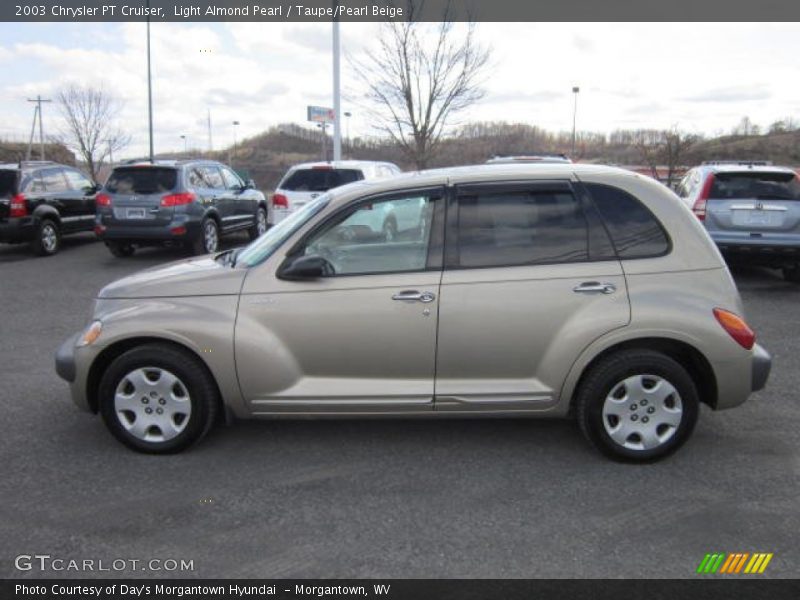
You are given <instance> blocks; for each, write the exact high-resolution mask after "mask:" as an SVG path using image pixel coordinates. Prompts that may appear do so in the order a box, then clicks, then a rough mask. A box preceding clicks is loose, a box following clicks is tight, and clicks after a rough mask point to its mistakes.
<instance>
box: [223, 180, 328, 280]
mask: <svg viewBox="0 0 800 600" xmlns="http://www.w3.org/2000/svg"><path fill="white" fill-rule="evenodd" d="M330 199H331V197H330V196H329V195H327V194H325V195H324V196H320V197H319V198H316V199H315V200H313V201H312V202H309V203H308V204H306V205H305V206H304V207H303V208H301V209H300V210H298V211H297V212H294V213H292V214H291V215H289V216H288V217H286V218H285V219H284V220H283V221H281V222H280V223H278V224H277V225H274V226H273V227H271V228H270V229H268V230H267V232H266V233H265V234H264V235H262V236H261V237H259V238H258V239H257V240H256V241H254V242H253V243H252V244H250V245H249V246H246V247H245V248H244V249H243V250H242V251H241V252H240V253H239V255H238V256H237V257H236V264H237V265H244V266H246V267H253V266H255V265H257V264H260V263H262V262H264V261H265V260H267V259H268V258H269V257H270V256H272V253H273V252H275V250H277V249H278V247H279V246H280V245H281V244H283V242H285V241H286V240H287V239H288V238H289V237H291V236H292V235H293V234H294V233H295V232H296V231H297V230H298V229H300V228H301V227H302V226H303V225H305V224H306V223H307V222H308V221H309V220H310V219H311V218H312V217H313V216H314V215H316V214H317V213H318V212H320V211H321V210H322V209H323V208H325V207H326V206H327V205H328V202H330Z"/></svg>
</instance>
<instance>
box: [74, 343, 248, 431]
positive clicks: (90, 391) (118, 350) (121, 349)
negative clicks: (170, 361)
mask: <svg viewBox="0 0 800 600" xmlns="http://www.w3.org/2000/svg"><path fill="white" fill-rule="evenodd" d="M145 344H163V345H166V346H172V347H173V348H175V349H176V350H180V351H182V352H184V353H186V354H188V355H189V356H191V357H193V358H194V359H195V360H197V362H198V364H200V365H201V366H202V367H203V369H205V370H206V372H207V373H208V375H209V376H210V377H211V380H212V381H213V382H214V386H215V387H216V390H217V398H218V400H219V403H220V405H219V409H220V410H219V413H218V414H221V415H225V420H226V421H227V422H230V421H231V420H232V419H233V414H232V413H231V411H230V409H229V408H228V405H227V404H226V403H225V401H224V400H223V398H222V393H221V390H220V388H219V383H218V382H217V378H216V377H214V373H213V371H212V370H211V369H210V368H209V366H208V364H207V363H206V361H205V360H203V357H202V356H200V355H199V354H198V353H197V352H195V351H194V350H193V349H192V348H190V347H189V346H187V345H185V344H181V343H180V342H177V341H175V340H171V339H168V338H163V337H157V336H141V337H132V338H125V339H122V340H118V341H116V342H114V343H113V344H110V345H109V346H107V347H106V348H104V349H103V350H102V352H100V354H98V355H97V356H96V357H95V359H94V361H93V362H92V365H91V367H89V373H88V375H87V379H86V400H87V402H88V404H89V408H90V410H91V411H92V412H93V413H95V414H96V413H97V412H98V410H99V399H98V390H99V387H100V380H101V379H102V377H103V373H105V371H106V369H107V368H108V367H109V365H110V364H111V363H112V362H114V361H115V360H116V359H117V358H119V357H120V356H122V355H123V354H124V353H125V352H127V351H128V350H131V349H133V348H136V347H137V346H143V345H145Z"/></svg>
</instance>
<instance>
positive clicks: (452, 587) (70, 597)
mask: <svg viewBox="0 0 800 600" xmlns="http://www.w3.org/2000/svg"><path fill="white" fill-rule="evenodd" d="M798 597H800V582H798V581H797V580H791V579H782V580H764V579H752V578H748V579H744V578H742V579H733V578H731V579H710V578H707V577H704V576H698V578H696V579H681V580H678V579H661V580H658V579H656V580H645V579H637V580H622V579H612V580H588V579H570V580H554V579H546V580H531V579H511V580H502V579H478V580H470V579H429V580H425V579H385V580H379V579H351V580H344V579H329V580H287V579H278V580H261V579H242V580H236V579H218V580H211V579H194V580H169V579H159V580H147V579H128V580H112V579H75V580H69V579H62V580H54V579H38V580H33V579H18V580H9V579H5V580H1V581H0V598H3V600H31V599H39V600H85V599H87V598H95V599H97V600H118V599H126V600H130V599H139V600H173V599H179V600H227V599H230V600H233V599H239V600H268V599H270V598H277V599H281V600H294V599H298V598H307V599H310V598H323V599H334V598H336V599H342V598H386V599H390V600H405V599H413V600H424V599H427V598H436V599H441V600H448V599H453V600H455V599H459V600H478V599H480V600H494V599H498V600H500V599H502V600H517V599H520V600H521V599H525V600H532V599H542V600H546V599H550V598H557V599H561V598H575V599H585V600H606V599H608V600H612V599H613V600H618V599H619V598H643V599H647V600H675V599H677V598H679V599H680V600H693V599H695V598H698V599H702V600H723V599H724V600H731V599H733V598H747V600H789V599H792V600H794V599H796V598H798Z"/></svg>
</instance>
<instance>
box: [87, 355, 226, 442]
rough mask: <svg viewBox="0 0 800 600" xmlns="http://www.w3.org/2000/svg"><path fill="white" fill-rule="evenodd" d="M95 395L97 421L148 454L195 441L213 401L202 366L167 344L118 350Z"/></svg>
mask: <svg viewBox="0 0 800 600" xmlns="http://www.w3.org/2000/svg"><path fill="white" fill-rule="evenodd" d="M98 399H99V406H100V413H101V415H102V416H103V421H105V424H106V426H107V427H108V429H109V430H110V431H111V433H112V434H114V436H115V437H116V438H117V439H118V440H119V441H121V442H122V443H123V444H125V445H126V446H128V447H130V448H133V449H134V450H138V451H140V452H148V453H154V454H165V453H171V452H179V451H181V450H184V449H185V448H187V447H188V446H190V445H191V444H193V443H195V442H197V441H199V440H200V439H201V438H202V437H203V436H204V435H205V434H206V433H208V431H209V429H211V426H212V425H213V423H214V420H215V418H216V415H217V409H218V405H219V394H218V392H217V387H216V385H215V383H214V380H213V379H212V377H211V375H210V374H209V373H208V371H207V370H206V369H205V367H204V366H203V365H202V364H201V363H200V362H199V361H198V360H197V359H196V358H195V357H193V356H191V355H190V354H189V353H187V352H184V351H182V350H180V349H178V348H175V347H173V346H170V345H167V344H146V345H143V346H139V347H137V348H133V349H132V350H129V351H127V352H125V353H124V354H122V355H121V356H119V357H118V358H117V359H116V360H114V361H113V362H112V363H111V365H110V366H109V367H108V369H107V370H106V372H105V373H104V374H103V377H102V379H101V380H100V387H99V389H98Z"/></svg>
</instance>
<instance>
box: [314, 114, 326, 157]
mask: <svg viewBox="0 0 800 600" xmlns="http://www.w3.org/2000/svg"><path fill="white" fill-rule="evenodd" d="M317 127H319V128H321V129H322V160H323V162H327V160H328V146H327V141H328V140H327V138H328V134H327V133H326V131H325V130H326V128H327V127H328V124H327V123H326V122H325V121H323V122H322V123H317Z"/></svg>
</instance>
